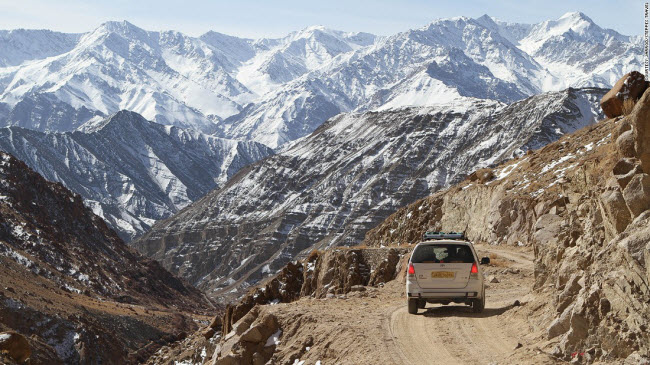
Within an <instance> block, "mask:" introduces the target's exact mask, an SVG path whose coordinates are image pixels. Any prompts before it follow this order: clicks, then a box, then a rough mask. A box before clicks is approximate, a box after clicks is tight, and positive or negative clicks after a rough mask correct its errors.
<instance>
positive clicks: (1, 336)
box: [0, 331, 32, 364]
mask: <svg viewBox="0 0 650 365" xmlns="http://www.w3.org/2000/svg"><path fill="white" fill-rule="evenodd" d="M0 352H3V353H6V354H8V355H9V357H11V358H12V359H14V361H16V362H18V363H20V364H22V363H24V362H26V361H27V359H29V356H30V355H31V354H32V351H31V349H30V348H29V342H27V339H26V338H25V337H23V335H21V334H18V333H16V332H13V331H10V332H0Z"/></svg>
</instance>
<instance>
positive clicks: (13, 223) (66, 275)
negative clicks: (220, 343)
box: [0, 153, 214, 364]
mask: <svg viewBox="0 0 650 365" xmlns="http://www.w3.org/2000/svg"><path fill="white" fill-rule="evenodd" d="M0 263H1V265H0V332H3V331H8V330H12V331H15V332H17V333H20V334H22V335H23V336H25V337H27V339H28V342H29V344H30V347H31V349H32V352H33V353H32V355H31V359H32V362H31V363H32V364H57V363H65V364H94V363H132V362H138V361H140V360H143V359H146V358H147V357H148V355H149V354H150V353H151V352H153V351H155V350H156V349H157V348H158V347H160V346H161V345H162V344H165V343H167V342H169V341H173V340H176V339H178V338H182V337H183V336H184V335H183V333H188V332H189V331H192V330H194V329H196V328H197V325H196V324H195V322H194V317H195V315H193V314H196V315H198V317H199V318H200V314H201V313H205V312H206V311H208V310H214V307H213V306H212V305H211V303H210V302H209V301H208V300H207V298H206V297H205V296H204V295H203V294H202V293H201V292H199V291H198V290H196V289H195V288H193V287H192V286H190V285H188V284H187V283H185V282H184V281H182V280H181V279H178V278H176V277H175V276H173V275H172V274H170V273H169V272H168V271H166V270H165V269H164V268H163V267H162V266H160V265H159V264H158V263H157V262H155V261H153V260H150V259H147V258H143V257H142V256H141V255H140V254H138V253H137V252H135V251H134V250H132V249H131V248H129V247H128V246H127V245H126V244H125V243H124V242H123V241H122V240H121V239H120V238H119V237H118V236H117V235H116V234H115V232H113V231H112V230H111V229H110V228H108V226H107V225H106V223H105V222H104V221H103V220H102V219H101V218H99V217H98V216H96V215H94V214H93V213H92V211H91V210H90V209H88V208H87V207H85V206H84V204H83V201H82V199H81V197H80V196H79V195H77V194H73V193H71V192H70V191H69V190H67V189H66V188H64V187H63V186H62V185H61V184H58V183H51V182H48V181H46V180H45V179H44V178H43V177H41V176H40V175H38V174H37V173H35V172H34V171H32V170H30V169H29V168H28V167H27V166H26V165H25V163H23V162H21V161H19V160H17V159H15V158H14V157H12V156H10V155H8V154H5V153H0ZM3 337H4V336H3Z"/></svg>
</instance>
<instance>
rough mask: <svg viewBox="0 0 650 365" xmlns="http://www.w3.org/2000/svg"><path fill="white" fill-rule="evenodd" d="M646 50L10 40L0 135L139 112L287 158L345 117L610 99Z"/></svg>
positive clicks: (596, 39)
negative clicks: (586, 95) (465, 102)
mask: <svg viewBox="0 0 650 365" xmlns="http://www.w3.org/2000/svg"><path fill="white" fill-rule="evenodd" d="M642 49H643V47H642V42H641V39H640V37H630V36H624V35H621V34H619V33H617V32H615V31H613V30H609V29H603V28H601V27H599V26H598V25H596V24H595V23H594V22H593V21H592V20H591V19H590V18H589V17H587V16H586V15H584V14H582V13H568V14H565V15H564V16H562V17H561V18H559V19H558V20H553V21H545V22H542V23H539V24H533V25H528V24H511V23H505V22H501V21H498V20H496V19H494V18H491V17H489V16H483V17H480V18H477V19H472V18H467V17H459V18H451V19H442V20H436V21H434V22H432V23H430V24H428V25H426V26H424V27H422V28H419V29H414V30H409V31H406V32H402V33H398V34H395V35H392V36H385V37H384V36H381V37H380V36H374V35H371V34H366V33H348V32H341V31H335V30H330V29H327V28H324V27H320V26H315V27H309V28H306V29H303V30H301V31H297V32H294V33H291V34H289V35H287V36H286V37H284V38H279V39H257V40H252V39H244V38H238V37H233V36H228V35H224V34H220V33H216V32H208V33H206V34H203V35H201V36H199V37H190V36H187V35H184V34H182V33H180V32H176V31H162V32H151V31H146V30H143V29H141V28H138V27H136V26H135V25H133V24H130V23H128V22H107V23H104V24H102V25H101V26H99V27H98V28H97V29H95V30H93V31H91V32H88V33H85V34H62V33H56V32H52V31H45V30H44V31H38V30H33V31H32V30H30V31H27V30H13V31H2V32H0V121H1V122H0V125H19V126H23V127H26V128H30V129H38V130H41V131H71V130H74V129H76V128H78V127H79V126H81V125H82V124H84V123H85V122H87V121H88V120H92V119H97V118H101V117H103V116H106V115H110V114H112V113H114V112H117V111H118V110H121V109H128V110H132V111H135V112H138V113H140V114H142V115H143V116H144V117H145V118H146V119H148V120H152V121H155V122H158V123H161V124H167V125H176V126H180V127H184V128H188V127H189V128H192V129H197V130H201V131H202V132H205V133H212V134H216V135H217V136H220V137H224V138H231V139H246V140H254V141H257V142H261V143H264V144H266V145H268V146H269V147H271V148H278V147H282V146H283V145H285V144H286V143H288V142H291V141H293V140H296V139H298V138H300V137H303V136H306V135H308V134H309V133H311V132H312V131H314V130H315V129H316V128H318V126H319V125H321V124H322V123H323V122H324V121H325V120H327V119H329V118H330V117H333V116H335V115H337V114H339V113H341V112H363V111H366V110H383V109H388V108H393V107H403V106H425V105H435V104H445V103H448V102H450V101H453V100H457V99H459V98H462V97H476V98H482V99H491V100H498V101H501V102H506V103H509V102H513V101H516V100H520V99H523V98H525V97H528V96H532V95H534V94H538V93H540V92H546V91H559V90H563V89H565V88H567V87H585V86H596V87H608V86H611V85H612V84H613V83H614V82H615V81H616V80H617V79H618V78H620V77H621V76H622V75H623V74H624V73H626V72H628V71H630V70H633V69H637V68H640V66H641V64H642V53H643V51H642ZM21 103H22V104H21ZM25 103H27V104H26V105H30V106H31V107H30V108H29V109H36V110H39V111H40V112H37V113H36V114H38V118H34V117H33V113H26V112H25V111H24V109H25V108H24V105H25ZM21 105H22V107H21Z"/></svg>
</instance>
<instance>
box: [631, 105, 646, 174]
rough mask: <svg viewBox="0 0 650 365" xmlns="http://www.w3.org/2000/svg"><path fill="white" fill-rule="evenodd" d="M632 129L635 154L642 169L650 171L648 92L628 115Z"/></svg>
mask: <svg viewBox="0 0 650 365" xmlns="http://www.w3.org/2000/svg"><path fill="white" fill-rule="evenodd" d="M629 119H630V124H631V125H632V129H633V131H634V147H635V150H636V156H637V158H638V159H639V160H641V167H643V169H644V171H650V93H644V94H643V96H642V97H641V99H640V100H639V101H638V102H637V103H636V106H635V107H634V111H633V112H632V114H631V115H630V116H629Z"/></svg>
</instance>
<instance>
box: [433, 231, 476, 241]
mask: <svg viewBox="0 0 650 365" xmlns="http://www.w3.org/2000/svg"><path fill="white" fill-rule="evenodd" d="M423 239H425V240H447V239H453V240H464V241H469V240H468V239H467V237H465V232H446V233H445V232H426V233H425V234H424V237H423Z"/></svg>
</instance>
